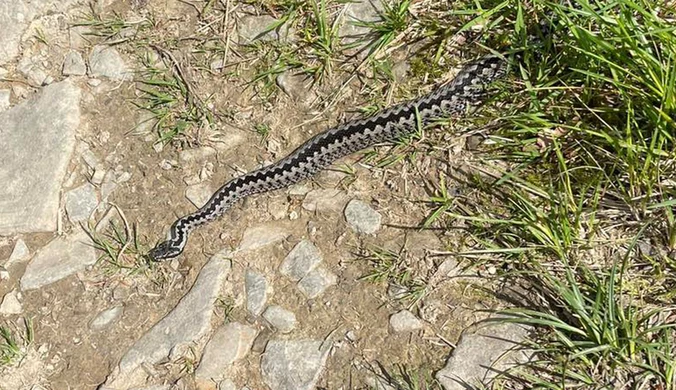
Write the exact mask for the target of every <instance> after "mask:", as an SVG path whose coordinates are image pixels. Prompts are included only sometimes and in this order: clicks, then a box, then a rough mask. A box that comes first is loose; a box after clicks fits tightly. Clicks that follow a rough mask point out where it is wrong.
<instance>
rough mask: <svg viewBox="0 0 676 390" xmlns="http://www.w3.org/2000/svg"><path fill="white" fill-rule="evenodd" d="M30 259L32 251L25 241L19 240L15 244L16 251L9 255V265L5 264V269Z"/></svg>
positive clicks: (13, 250)
mask: <svg viewBox="0 0 676 390" xmlns="http://www.w3.org/2000/svg"><path fill="white" fill-rule="evenodd" d="M29 258H30V251H29V250H28V246H27V245H26V243H25V242H24V240H22V239H20V238H19V239H17V240H16V243H15V244H14V249H12V254H10V255H9V259H8V260H7V263H5V267H11V266H12V265H14V264H19V263H22V262H24V261H25V260H28V259H29Z"/></svg>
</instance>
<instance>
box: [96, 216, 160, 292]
mask: <svg viewBox="0 0 676 390" xmlns="http://www.w3.org/2000/svg"><path fill="white" fill-rule="evenodd" d="M122 219H123V222H122V223H116V222H115V221H111V222H110V223H109V225H108V226H107V227H106V228H105V229H104V230H102V231H101V232H97V231H96V230H94V229H90V230H89V231H88V234H89V236H90V237H91V239H92V242H93V245H94V248H95V249H97V250H98V251H99V252H100V255H99V258H98V264H100V265H101V270H102V272H103V273H104V274H105V275H106V276H108V277H113V276H116V275H118V276H121V277H124V278H126V277H136V276H142V277H143V278H146V279H148V280H150V281H151V282H152V283H153V284H155V285H156V286H158V287H159V288H160V289H162V288H164V287H166V285H167V283H168V281H169V275H168V273H169V271H168V270H167V269H166V267H162V266H161V265H159V264H158V263H156V262H154V261H152V260H151V259H150V258H148V256H147V253H148V249H149V248H148V247H147V245H145V244H144V243H143V242H141V240H140V238H139V236H138V231H137V230H136V227H135V226H129V225H128V223H127V221H126V220H125V219H124V218H122Z"/></svg>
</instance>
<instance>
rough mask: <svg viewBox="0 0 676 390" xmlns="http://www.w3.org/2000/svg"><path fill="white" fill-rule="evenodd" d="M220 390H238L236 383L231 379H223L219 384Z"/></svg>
mask: <svg viewBox="0 0 676 390" xmlns="http://www.w3.org/2000/svg"><path fill="white" fill-rule="evenodd" d="M218 390H237V386H235V382H233V381H232V380H230V379H223V380H222V381H220V382H219V383H218Z"/></svg>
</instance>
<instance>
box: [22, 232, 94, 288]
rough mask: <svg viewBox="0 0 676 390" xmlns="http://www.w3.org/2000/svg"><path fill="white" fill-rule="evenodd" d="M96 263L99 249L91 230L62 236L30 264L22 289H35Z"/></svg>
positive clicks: (41, 251)
mask: <svg viewBox="0 0 676 390" xmlns="http://www.w3.org/2000/svg"><path fill="white" fill-rule="evenodd" d="M94 263H96V251H95V249H94V246H93V245H92V242H91V239H90V238H89V236H88V235H87V233H85V232H83V231H81V232H78V233H75V234H72V235H68V236H62V237H58V238H56V239H54V240H52V241H51V242H50V243H49V244H47V245H46V246H45V247H44V248H42V249H41V250H40V251H39V252H38V253H37V254H36V255H35V257H34V258H33V259H32V260H31V262H30V263H28V266H27V267H26V272H25V273H24V274H23V276H22V277H21V289H22V290H24V291H25V290H33V289H36V288H40V287H42V286H46V285H48V284H52V283H54V282H56V281H59V280H61V279H63V278H66V277H68V276H70V275H72V274H74V273H76V272H78V271H82V270H83V269H85V268H86V267H87V266H88V265H91V264H94Z"/></svg>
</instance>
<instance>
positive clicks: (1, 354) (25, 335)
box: [0, 318, 34, 367]
mask: <svg viewBox="0 0 676 390" xmlns="http://www.w3.org/2000/svg"><path fill="white" fill-rule="evenodd" d="M23 324H24V328H25V329H24V330H23V332H22V334H21V336H20V339H18V340H17V337H16V336H15V333H16V332H13V331H12V330H11V329H10V328H9V327H4V326H0V367H2V366H3V365H11V364H13V363H15V362H17V361H18V360H20V359H21V357H23V356H24V354H25V352H26V348H27V347H28V346H30V345H31V344H32V343H33V339H34V333H33V321H32V320H31V319H30V318H24V320H23Z"/></svg>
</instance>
